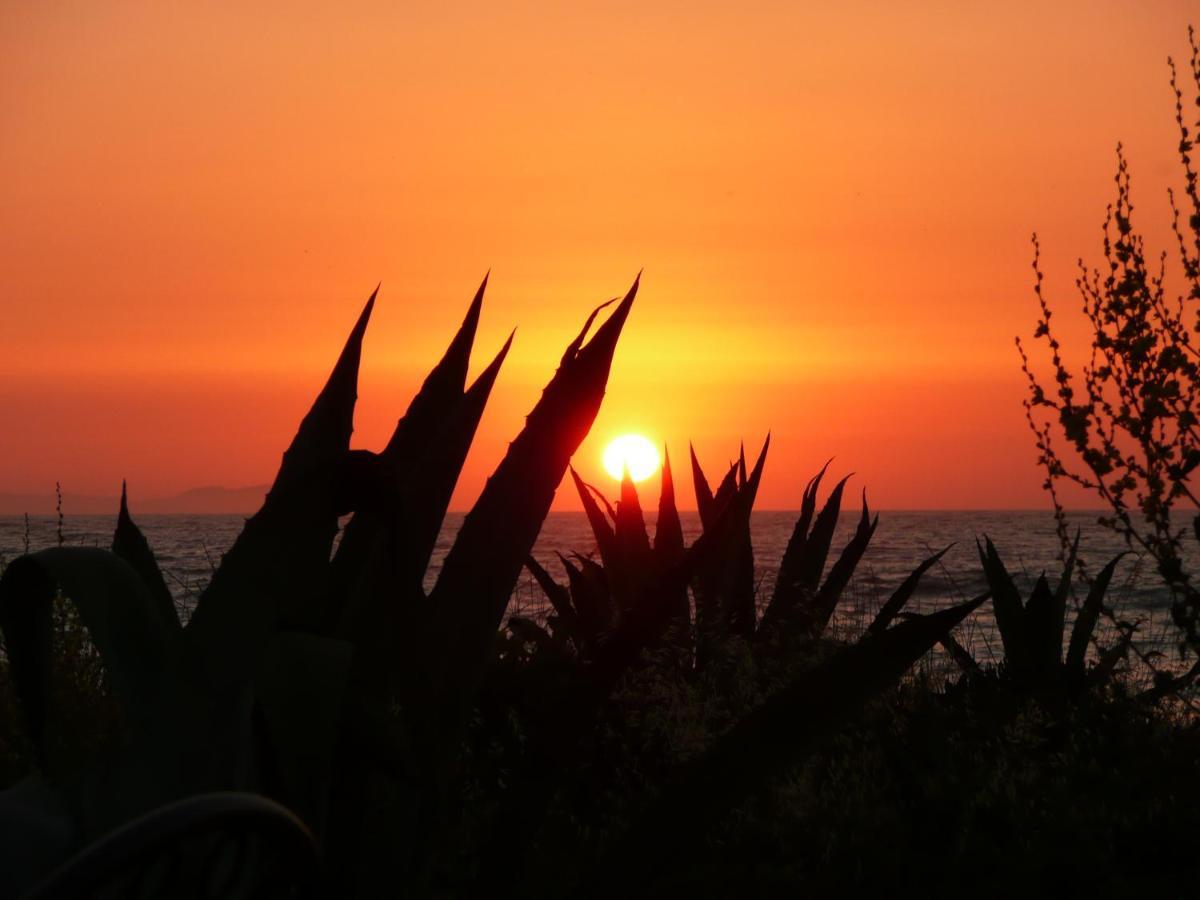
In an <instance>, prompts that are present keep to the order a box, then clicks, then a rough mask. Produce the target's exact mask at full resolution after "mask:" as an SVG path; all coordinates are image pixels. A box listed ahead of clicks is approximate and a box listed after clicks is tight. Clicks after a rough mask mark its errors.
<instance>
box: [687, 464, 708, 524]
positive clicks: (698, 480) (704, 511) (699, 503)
mask: <svg viewBox="0 0 1200 900" xmlns="http://www.w3.org/2000/svg"><path fill="white" fill-rule="evenodd" d="M688 452H689V453H690V454H691V458H692V485H693V487H694V489H695V491H696V511H697V512H698V513H699V514H700V523H701V525H703V524H704V522H705V521H706V520H708V519H711V518H712V516H713V492H712V488H710V487H709V486H708V479H707V478H705V477H704V469H702V468H701V467H700V460H698V459H697V458H696V448H695V447H694V446H692V445H691V444H688Z"/></svg>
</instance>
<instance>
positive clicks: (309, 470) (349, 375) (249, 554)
mask: <svg viewBox="0 0 1200 900" xmlns="http://www.w3.org/2000/svg"><path fill="white" fill-rule="evenodd" d="M376 290H378V288H377V289H376ZM374 303H375V294H374V293H372V295H371V298H370V299H369V300H368V301H367V305H366V307H365V308H364V309H363V312H362V314H361V315H360V316H359V319H358V322H357V323H356V324H355V326H354V329H353V330H352V331H351V333H350V337H349V339H348V340H347V341H346V346H345V348H344V349H343V350H342V354H341V356H340V357H339V358H338V361H337V364H336V365H335V366H334V369H333V372H332V373H331V374H330V376H329V380H328V382H327V383H326V385H325V387H324V389H323V390H322V391H321V393H320V394H319V395H318V396H317V399H316V401H315V402H314V403H313V406H312V409H311V410H310V411H309V413H308V415H306V416H305V417H304V420H303V421H302V422H301V423H300V429H299V431H298V432H297V434H296V437H295V439H294V440H293V441H292V444H291V446H290V447H289V448H288V450H287V452H286V453H284V457H283V464H282V465H281V467H280V470H279V474H278V475H277V476H276V478H275V483H274V485H273V486H272V488H271V490H270V492H269V493H268V494H267V499H266V502H265V503H264V504H263V507H262V509H260V510H259V511H258V512H257V513H256V514H255V515H254V516H253V517H252V518H250V519H249V520H248V521H247V522H246V526H245V528H244V529H243V530H242V533H241V534H240V535H238V538H237V540H236V541H235V542H234V545H233V547H232V548H231V549H230V550H229V552H228V553H226V554H225V557H224V559H223V560H222V562H221V565H220V567H219V568H218V569H217V571H216V572H214V573H213V578H212V581H211V582H210V583H209V585H208V587H207V588H206V589H205V590H204V593H202V594H201V595H200V599H199V601H198V602H197V604H196V609H195V611H194V612H193V614H192V617H191V619H190V621H189V622H188V626H187V628H186V629H185V635H186V637H187V639H188V641H189V643H190V644H191V645H192V646H193V647H194V648H195V649H196V650H197V651H198V653H199V656H200V659H201V661H202V665H203V669H204V673H205V677H206V678H207V679H208V681H209V682H210V684H212V685H213V686H214V687H216V688H217V689H218V690H226V689H229V688H230V687H232V686H233V685H235V684H238V683H244V682H248V681H249V680H250V679H251V678H252V677H253V674H254V671H255V668H256V666H257V661H258V657H259V654H260V653H261V652H262V647H263V645H264V644H265V642H266V641H267V640H268V639H269V637H270V636H271V634H273V633H274V632H275V631H276V630H277V629H279V628H280V627H281V626H282V627H285V628H286V627H289V626H303V627H304V628H306V629H311V628H316V627H318V626H319V625H320V623H321V621H322V620H323V619H324V618H326V616H325V615H324V613H323V608H322V601H323V599H324V596H325V593H326V587H325V585H326V579H327V575H328V570H329V556H330V551H331V549H332V546H333V539H334V536H335V535H336V533H337V519H338V514H339V512H343V511H344V510H343V509H341V503H340V500H341V497H340V494H341V493H342V491H343V490H344V485H343V484H342V483H341V473H342V471H343V469H344V467H345V466H346V464H347V462H348V461H349V460H350V459H351V457H349V456H348V450H349V443H350V433H351V431H352V429H353V417H354V404H355V401H356V399H357V396H358V387H357V384H358V364H359V359H360V357H361V355H362V340H363V335H364V334H365V332H366V327H367V322H368V320H369V318H370V315H371V310H372V308H373V307H374Z"/></svg>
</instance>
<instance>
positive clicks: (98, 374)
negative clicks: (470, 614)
mask: <svg viewBox="0 0 1200 900" xmlns="http://www.w3.org/2000/svg"><path fill="white" fill-rule="evenodd" d="M1189 13H1190V14H1191V15H1192V17H1193V18H1197V19H1200V17H1198V16H1196V10H1195V7H1194V5H1192V4H1188V3H1185V2H1099V0H1092V2H1077V3H1068V2H1064V3H1055V4H1045V3H1020V2H1012V3H1004V4H997V3H988V4H983V3H951V2H947V3H933V2H901V3H896V2H889V3H883V2H880V3H863V2H858V3H856V2H843V3H837V4H810V3H803V2H789V3H753V2H742V3H737V4H732V3H730V4H717V3H707V2H696V0H693V2H689V3H678V4H673V3H672V4H668V3H653V2H638V3H621V2H616V3H614V2H605V3H587V2H578V3H570V4H523V3H504V4H497V3H494V2H478V3H460V2H437V3H404V4H397V3H378V4H372V3H353V2H347V3H339V4H326V3H307V2H291V3H288V4H282V3H280V4H241V3H205V4H190V5H185V4H172V3H160V2H154V3H133V2H128V3H127V2H118V3H111V4H96V3H82V2H81V3H69V2H62V3H54V4H33V3H4V4H0V136H2V137H0V304H2V306H0V311H2V313H3V316H2V319H0V323H2V324H0V376H2V377H0V410H3V412H4V424H3V427H2V428H0V492H15V493H48V492H52V491H53V486H54V482H55V481H56V480H57V481H61V482H62V483H63V486H64V490H66V491H69V492H76V493H82V494H99V495H111V494H114V493H116V492H117V490H118V489H119V484H120V480H121V479H122V478H128V479H129V482H130V486H131V492H132V494H133V496H138V495H139V494H140V495H141V496H148V497H150V496H166V495H171V494H174V493H178V492H181V491H184V490H187V489H189V488H193V487H196V486H199V485H226V486H234V487H236V486H243V485H254V484H263V483H266V482H269V481H270V480H271V477H272V476H273V474H274V471H275V468H276V466H277V465H278V461H279V457H280V454H281V452H282V451H283V449H284V447H285V446H286V445H287V443H288V442H289V441H290V439H291V437H292V435H293V434H294V431H295V427H296V425H297V423H298V422H299V420H300V417H301V416H302V415H303V413H304V412H305V410H306V409H307V407H308V405H309V403H310V402H311V400H312V397H313V396H314V395H315V393H316V391H317V390H318V389H319V387H320V385H321V384H322V383H323V381H324V379H325V377H326V375H327V374H328V371H329V368H330V366H331V365H332V363H333V360H334V359H335V358H336V356H337V353H338V351H339V350H340V347H341V343H342V341H343V339H344V336H345V334H346V332H347V331H348V330H349V328H350V326H351V324H352V323H353V321H354V318H355V317H356V315H357V313H358V311H359V309H360V307H361V305H362V303H363V302H364V300H365V299H366V297H367V295H368V294H369V293H370V291H371V290H372V289H373V288H374V287H375V285H376V283H378V282H382V287H381V289H380V294H379V304H378V306H377V308H376V311H375V316H374V319H373V321H372V324H371V330H370V332H369V334H368V336H367V340H366V346H365V350H364V359H363V368H362V374H361V379H360V389H359V397H360V399H359V407H358V413H357V421H356V431H355V436H354V444H355V445H356V446H359V447H364V448H368V449H378V448H379V447H381V446H382V444H383V443H384V442H385V441H386V439H387V436H388V435H389V434H390V432H391V430H392V428H393V426H394V424H395V420H396V418H397V417H398V416H399V415H400V414H401V413H402V412H403V410H404V408H405V406H406V405H407V403H408V400H409V399H410V397H411V396H412V394H413V392H414V391H415V389H416V388H417V386H418V385H419V384H420V382H421V380H422V378H423V376H424V374H425V372H426V371H427V370H428V368H429V367H430V366H431V365H432V364H433V363H434V362H435V361H436V359H437V358H438V356H439V355H440V354H441V352H442V349H443V348H444V346H445V344H446V342H447V341H448V340H449V337H450V335H451V334H452V333H453V331H454V329H455V328H456V327H457V324H458V322H459V320H460V319H461V317H462V314H463V312H464V310H465V308H466V305H467V303H468V301H469V300H470V297H471V295H472V293H473V292H474V289H475V287H476V285H477V284H478V282H479V280H480V278H481V277H482V276H483V274H484V272H485V271H487V270H488V269H490V270H491V273H492V275H491V281H490V286H489V289H488V293H487V299H486V302H485V307H484V313H483V322H482V325H481V328H480V333H479V339H478V342H477V346H476V358H475V364H474V368H475V369H476V370H478V368H480V367H482V366H483V365H484V364H485V363H486V362H487V361H488V360H489V359H490V358H491V356H492V355H493V353H494V352H495V350H496V349H497V348H498V347H499V346H500V344H501V343H502V342H503V340H504V337H505V336H507V334H508V332H509V331H510V330H511V329H512V328H513V327H516V328H517V335H516V341H515V344H514V347H513V351H512V353H511V355H510V357H509V359H508V362H507V363H506V365H505V368H504V370H503V372H502V373H501V376H500V379H499V382H498V384H497V386H496V389H495V391H494V394H493V399H492V402H491V404H490V406H489V408H488V410H487V412H486V414H485V416H484V419H483V421H482V423H481V426H480V432H479V434H478V437H477V439H476V443H475V446H474V447H473V449H472V452H471V456H470V458H469V459H468V462H467V466H466V469H465V470H464V473H463V477H462V479H461V481H460V483H459V486H458V489H457V491H456V494H455V498H454V503H453V506H454V508H458V509H463V508H467V507H469V505H470V503H471V502H472V501H473V499H474V497H475V496H477V494H478V492H479V490H480V489H481V487H482V485H483V482H484V480H485V479H486V477H487V475H488V474H489V473H490V472H491V470H492V468H493V467H494V466H495V465H496V463H497V462H498V461H499V459H500V458H501V457H502V455H503V453H504V449H505V447H506V446H507V444H508V442H509V441H510V440H511V439H512V438H513V437H515V435H516V434H517V432H518V431H519V430H520V427H521V425H522V423H523V421H524V416H525V415H526V414H527V413H528V412H529V410H530V409H531V408H532V406H533V404H534V402H536V399H537V397H538V396H539V394H540V391H541V388H542V387H543V386H544V384H545V383H546V381H547V380H548V379H549V377H550V376H551V374H552V373H553V371H554V368H555V366H556V365H557V361H558V359H559V357H560V355H561V353H562V349H563V347H564V346H565V345H566V343H567V341H569V340H570V338H571V337H573V336H574V334H575V332H576V331H577V330H578V328H579V326H580V324H581V323H582V321H583V319H584V318H585V317H586V315H587V313H588V312H589V311H590V309H591V308H592V307H593V306H594V305H595V304H597V303H598V302H600V301H603V300H605V299H608V298H610V297H612V296H615V295H617V294H620V293H623V292H624V291H625V290H626V289H627V288H628V286H629V283H630V282H631V281H632V279H633V277H634V275H635V274H636V273H637V272H638V270H639V269H642V268H643V267H644V269H645V274H644V276H643V281H642V288H641V291H640V293H639V296H638V300H637V302H636V304H635V306H634V310H633V313H632V315H631V317H630V319H629V322H628V325H627V327H626V332H625V335H624V336H623V338H622V341H621V345H620V346H619V348H618V350H617V355H616V359H615V362H614V367H613V371H612V377H611V380H610V383H609V389H608V394H607V397H606V399H605V402H604V406H603V408H602V410H601V412H600V415H599V417H598V419H597V421H596V424H595V426H594V428H593V430H592V434H591V435H590V436H589V438H588V440H587V442H585V444H584V445H583V446H582V447H581V448H580V450H579V452H578V454H577V456H576V465H577V467H578V468H579V470H580V471H581V473H582V474H583V475H584V476H585V477H586V478H589V479H590V480H593V481H594V482H596V483H598V484H601V485H604V486H606V487H607V488H608V489H609V490H610V492H615V490H616V487H615V485H614V484H613V483H612V481H611V479H610V478H608V476H606V475H605V474H604V471H603V469H602V467H601V455H602V450H603V447H604V445H605V443H606V442H607V441H608V440H609V439H611V438H612V437H614V436H615V435H618V434H621V433H625V432H636V433H641V434H645V435H646V436H648V437H649V438H651V439H652V440H654V441H655V442H656V443H665V444H667V445H668V446H669V448H670V451H671V454H672V458H673V459H675V460H676V461H677V468H681V467H680V466H679V465H678V464H681V463H684V462H685V461H686V458H687V446H688V441H689V440H690V441H692V442H693V443H694V444H695V446H696V449H697V452H698V454H699V456H700V459H701V461H702V462H704V463H705V465H706V466H707V467H708V468H709V469H710V471H712V472H713V473H714V475H715V474H717V473H718V472H719V470H720V469H721V468H722V467H723V466H724V464H725V463H726V462H727V461H728V459H729V458H730V457H731V456H733V455H735V454H736V452H737V447H738V443H739V441H740V440H742V439H744V440H745V441H746V443H747V446H748V447H757V445H758V443H759V442H761V440H762V438H763V437H764V436H765V434H766V433H767V432H768V431H770V433H771V435H772V443H771V454H770V458H769V461H768V465H767V470H766V475H765V477H764V482H763V486H762V489H761V491H760V499H759V506H760V507H763V508H793V507H795V506H797V505H798V503H799V498H800V495H801V491H802V489H803V486H804V483H805V481H806V480H807V479H808V477H809V475H810V474H812V472H813V471H815V469H817V468H818V467H819V466H820V465H821V464H822V463H823V462H824V461H825V460H826V459H828V458H829V457H834V458H835V460H834V463H833V465H832V467H831V471H832V472H835V473H838V474H845V473H847V472H851V471H853V472H855V473H856V475H855V479H854V480H853V481H852V484H853V485H856V486H859V487H862V486H865V487H866V488H867V489H868V493H869V497H870V499H871V500H872V503H873V504H874V505H877V506H879V507H881V508H907V509H919V508H932V509H948V508H993V509H995V508H1043V507H1045V506H1046V502H1047V501H1046V498H1045V497H1044V495H1043V493H1042V491H1041V488H1040V485H1041V480H1042V477H1041V475H1040V473H1039V471H1038V469H1037V467H1036V464H1035V463H1036V453H1035V450H1034V446H1033V441H1032V438H1031V436H1030V434H1029V432H1028V429H1027V427H1026V425H1025V421H1024V411H1023V409H1022V406H1021V401H1022V399H1023V397H1024V395H1025V387H1024V383H1023V381H1022V375H1021V372H1020V368H1019V359H1018V357H1017V354H1016V350H1015V348H1014V346H1013V337H1014V336H1015V335H1018V334H1022V335H1029V334H1030V333H1031V332H1032V329H1033V327H1034V322H1035V319H1036V315H1037V307H1036V303H1035V300H1034V296H1033V293H1032V290H1031V285H1032V273H1031V269H1030V261H1031V247H1030V235H1031V233H1032V232H1033V231H1034V230H1036V231H1037V232H1038V233H1039V235H1040V237H1041V241H1042V250H1043V261H1044V267H1045V269H1046V271H1047V274H1048V278H1049V281H1048V285H1047V288H1048V292H1049V295H1050V297H1051V299H1052V300H1054V301H1055V302H1056V303H1057V304H1058V305H1059V306H1060V307H1061V308H1062V309H1063V314H1062V321H1063V328H1064V329H1065V333H1066V336H1067V338H1068V339H1072V338H1074V339H1075V344H1076V345H1079V346H1082V344H1081V342H1082V341H1083V340H1084V339H1085V338H1086V334H1085V332H1084V331H1083V329H1082V328H1081V326H1080V323H1079V322H1078V321H1073V320H1072V319H1071V316H1070V314H1071V313H1074V312H1076V311H1077V309H1078V306H1079V303H1078V301H1077V299H1076V297H1075V295H1074V293H1073V287H1072V280H1073V271H1074V265H1075V261H1076V259H1077V258H1079V257H1084V258H1085V259H1090V260H1096V259H1097V258H1098V257H1099V254H1100V239H1101V233H1100V223H1101V221H1102V217H1103V213H1104V207H1105V205H1106V204H1107V203H1108V202H1109V200H1110V199H1111V197H1112V195H1113V182H1112V177H1113V174H1114V171H1115V147H1116V144H1117V142H1118V140H1120V141H1123V142H1124V145H1125V148H1126V152H1127V154H1128V157H1129V159H1130V163H1131V167H1132V169H1133V175H1134V192H1135V202H1136V203H1137V208H1136V210H1135V220H1136V221H1139V222H1140V224H1141V225H1142V226H1143V227H1144V228H1145V230H1146V231H1147V233H1148V237H1149V241H1150V244H1151V246H1153V247H1160V246H1161V247H1166V246H1168V244H1167V238H1168V236H1169V235H1168V234H1167V232H1166V225H1167V223H1168V219H1167V204H1166V188H1167V187H1168V186H1169V185H1171V184H1176V183H1178V180H1179V177H1178V176H1179V169H1178V165H1177V163H1176V161H1175V158H1174V156H1173V154H1174V149H1175V144H1176V143H1177V135H1176V133H1175V131H1174V129H1175V125H1174V121H1173V118H1172V116H1173V98H1172V96H1171V94H1170V90H1169V87H1168V82H1167V76H1168V70H1167V67H1166V57H1167V56H1168V55H1169V54H1174V55H1175V56H1176V57H1184V56H1185V53H1186V50H1187V25H1188V17H1189ZM1073 346H1074V345H1073ZM681 471H686V469H682V468H681ZM568 487H569V486H568V485H564V486H563V488H560V491H559V497H558V500H557V501H556V504H557V507H558V508H561V509H572V508H577V500H576V498H575V497H574V495H573V494H574V492H573V491H572V490H569V489H568ZM1068 499H1069V500H1072V499H1073V498H1070V497H1069V498H1068ZM1074 499H1075V500H1079V502H1081V503H1085V501H1084V500H1082V499H1080V498H1074ZM690 501H691V492H690V489H689V490H683V491H682V492H681V505H684V506H688V505H692V504H690ZM1085 505H1086V504H1085ZM1093 505H1094V504H1093Z"/></svg>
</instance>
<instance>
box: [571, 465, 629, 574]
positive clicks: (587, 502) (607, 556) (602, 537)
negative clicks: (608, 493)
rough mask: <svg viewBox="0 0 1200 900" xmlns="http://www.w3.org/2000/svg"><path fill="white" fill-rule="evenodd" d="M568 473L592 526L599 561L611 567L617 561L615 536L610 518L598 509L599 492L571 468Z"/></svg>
mask: <svg viewBox="0 0 1200 900" xmlns="http://www.w3.org/2000/svg"><path fill="white" fill-rule="evenodd" d="M569 471H570V472H571V479H572V480H573V481H574V482H575V489H576V490H577V491H578V492H579V500H580V502H581V503H583V511H584V512H585V513H587V519H588V524H589V525H591V526H592V534H593V535H594V536H595V538H596V549H597V550H599V551H600V559H601V560H602V561H603V563H604V565H605V566H611V565H613V564H614V563H615V562H616V559H617V536H616V533H615V532H614V530H613V526H612V523H611V521H610V518H609V517H606V516H605V514H604V511H603V510H601V509H600V503H599V500H598V497H599V491H597V490H596V489H595V488H593V487H592V486H591V485H590V484H588V483H587V482H585V481H584V480H583V479H582V478H580V477H579V473H578V472H576V471H575V468H574V467H573V466H571V467H569ZM612 518H615V517H612Z"/></svg>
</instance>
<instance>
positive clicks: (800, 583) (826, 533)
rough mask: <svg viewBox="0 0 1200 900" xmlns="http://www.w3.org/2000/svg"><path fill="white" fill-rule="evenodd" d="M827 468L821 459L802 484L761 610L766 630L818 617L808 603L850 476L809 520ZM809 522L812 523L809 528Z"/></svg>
mask: <svg viewBox="0 0 1200 900" xmlns="http://www.w3.org/2000/svg"><path fill="white" fill-rule="evenodd" d="M830 462H832V460H830ZM828 468H829V462H827V463H825V465H824V466H823V467H822V468H821V471H820V472H818V473H817V474H816V475H814V476H813V477H812V478H811V479H810V480H809V482H808V484H807V485H806V486H805V489H804V497H803V500H802V501H801V506H800V517H799V519H797V521H796V526H795V528H794V529H793V530H792V536H791V538H790V539H789V540H788V545H787V548H786V549H785V550H784V553H783V559H782V560H781V561H780V563H779V572H778V573H777V575H776V577H775V590H774V591H773V592H772V594H771V599H770V601H769V602H768V603H767V608H766V610H765V611H764V613H763V627H764V628H766V629H768V630H772V629H775V628H778V627H780V626H782V625H784V624H787V623H794V622H796V621H799V622H801V623H813V622H815V621H817V620H818V619H819V618H820V617H819V616H818V615H817V614H816V613H815V610H813V609H812V608H811V607H812V605H813V603H814V602H815V599H816V592H817V589H818V587H819V585H820V581H821V573H822V572H823V571H824V568H825V560H826V558H827V557H828V555H829V545H830V544H831V543H832V541H833V531H834V528H836V527H837V520H838V514H839V511H840V509H841V500H842V491H843V490H844V489H845V485H846V481H847V480H848V479H849V478H850V476H849V475H847V476H846V477H845V478H843V479H842V480H841V481H840V482H838V484H837V486H836V487H835V488H834V489H833V491H832V492H831V493H830V495H829V497H828V498H827V499H826V501H825V505H824V506H823V507H822V509H821V512H820V514H819V515H817V516H816V521H815V522H813V516H814V513H816V507H817V491H818V490H819V488H820V486H821V480H822V479H823V478H824V477H825V471H826V469H828ZM810 523H812V526H811V530H810V527H809V525H810ZM805 627H808V626H805Z"/></svg>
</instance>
